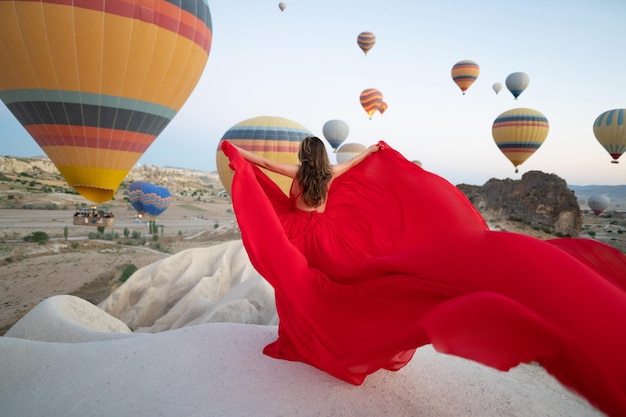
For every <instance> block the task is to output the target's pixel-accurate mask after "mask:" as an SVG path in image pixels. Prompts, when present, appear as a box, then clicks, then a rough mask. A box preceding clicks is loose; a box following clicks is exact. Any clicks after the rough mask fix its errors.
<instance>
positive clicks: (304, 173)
mask: <svg viewBox="0 0 626 417" xmlns="http://www.w3.org/2000/svg"><path fill="white" fill-rule="evenodd" d="M298 159H299V160H300V167H299V168H298V172H297V174H296V179H297V180H298V183H299V184H300V188H301V189H302V201H304V203H305V204H306V205H308V206H310V207H319V206H320V205H322V204H323V203H324V202H326V197H327V196H328V184H329V183H330V180H331V179H332V176H333V170H332V167H331V166H330V161H329V160H328V154H327V153H326V147H325V146H324V142H322V140H321V139H320V138H318V137H315V136H307V137H306V138H304V139H302V142H301V143H300V149H299V150H298Z"/></svg>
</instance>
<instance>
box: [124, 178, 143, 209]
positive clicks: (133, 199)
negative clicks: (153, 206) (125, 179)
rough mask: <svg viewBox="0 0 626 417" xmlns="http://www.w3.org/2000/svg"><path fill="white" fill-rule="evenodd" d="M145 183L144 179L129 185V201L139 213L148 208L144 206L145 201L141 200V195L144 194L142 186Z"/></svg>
mask: <svg viewBox="0 0 626 417" xmlns="http://www.w3.org/2000/svg"><path fill="white" fill-rule="evenodd" d="M145 184H146V183H145V182H144V181H135V182H133V183H132V184H131V185H130V186H129V187H128V202H129V203H130V205H131V206H133V208H134V209H135V211H136V212H137V213H139V214H144V213H145V212H146V209H145V208H144V206H143V201H141V195H142V194H143V192H142V191H141V188H142V187H143V186H144V185H145Z"/></svg>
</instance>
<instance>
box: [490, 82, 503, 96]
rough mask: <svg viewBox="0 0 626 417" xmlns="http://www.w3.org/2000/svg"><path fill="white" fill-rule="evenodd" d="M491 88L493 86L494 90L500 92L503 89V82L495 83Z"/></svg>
mask: <svg viewBox="0 0 626 417" xmlns="http://www.w3.org/2000/svg"><path fill="white" fill-rule="evenodd" d="M491 88H493V91H495V92H496V94H498V93H499V92H500V90H502V83H493V86H491Z"/></svg>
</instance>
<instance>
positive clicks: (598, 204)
mask: <svg viewBox="0 0 626 417" xmlns="http://www.w3.org/2000/svg"><path fill="white" fill-rule="evenodd" d="M609 204H611V200H610V199H609V197H608V196H606V195H604V194H600V195H592V196H591V197H589V198H588V199H587V205H588V206H589V208H590V209H591V210H592V211H593V212H594V213H595V214H600V213H602V212H603V211H604V210H606V209H607V208H609Z"/></svg>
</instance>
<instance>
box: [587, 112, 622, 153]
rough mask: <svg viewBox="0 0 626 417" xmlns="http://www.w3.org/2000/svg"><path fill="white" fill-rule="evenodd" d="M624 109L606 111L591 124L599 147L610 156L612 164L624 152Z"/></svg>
mask: <svg viewBox="0 0 626 417" xmlns="http://www.w3.org/2000/svg"><path fill="white" fill-rule="evenodd" d="M625 112H626V109H613V110H607V111H605V112H604V113H602V114H601V115H599V116H598V117H597V118H596V120H595V122H594V123H593V134H594V135H595V137H596V139H597V140H598V142H600V145H602V146H603V147H604V149H606V151H607V152H608V153H609V155H611V158H613V160H612V161H611V162H612V163H614V164H617V163H618V161H617V160H618V159H619V157H620V156H622V154H623V153H624V152H626V127H625V126H624V116H625Z"/></svg>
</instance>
